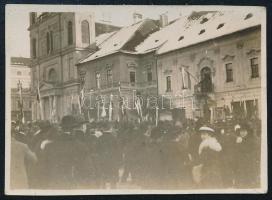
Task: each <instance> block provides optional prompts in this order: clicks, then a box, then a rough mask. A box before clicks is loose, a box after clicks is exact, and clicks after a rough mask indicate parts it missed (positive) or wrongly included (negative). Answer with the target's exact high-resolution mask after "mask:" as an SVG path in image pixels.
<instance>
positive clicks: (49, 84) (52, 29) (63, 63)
mask: <svg viewBox="0 0 272 200" xmlns="http://www.w3.org/2000/svg"><path fill="white" fill-rule="evenodd" d="M103 27H104V28H103ZM98 29H99V30H98ZM118 29H119V27H116V26H112V25H109V24H103V23H98V24H96V22H95V19H94V15H93V14H89V13H68V12H67V13H42V14H40V15H39V16H38V15H37V13H34V12H33V13H30V26H29V28H28V30H29V32H30V47H31V48H30V49H31V59H32V63H31V69H32V77H31V80H32V84H31V85H32V92H33V96H36V95H37V91H38V87H39V91H40V103H38V102H35V105H34V107H35V108H34V113H33V114H34V115H33V118H34V119H52V118H54V119H57V120H58V119H60V118H61V117H62V116H63V115H65V114H69V113H71V112H77V111H76V109H74V106H73V104H71V97H73V96H75V95H77V94H78V93H79V90H80V88H79V85H80V80H79V76H78V73H77V69H76V66H75V64H76V63H77V62H78V60H80V59H82V58H83V57H84V56H86V55H87V54H89V53H90V52H92V51H94V50H95V48H96V45H95V42H96V36H97V35H96V34H102V33H107V32H112V31H115V30H118ZM52 115H54V116H52Z"/></svg>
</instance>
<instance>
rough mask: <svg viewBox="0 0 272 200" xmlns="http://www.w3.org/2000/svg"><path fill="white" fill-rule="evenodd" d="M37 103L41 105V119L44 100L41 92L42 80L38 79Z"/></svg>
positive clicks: (41, 117)
mask: <svg viewBox="0 0 272 200" xmlns="http://www.w3.org/2000/svg"><path fill="white" fill-rule="evenodd" d="M37 103H38V105H39V110H40V112H39V113H40V119H41V120H43V107H42V101H41V93H40V81H39V80H38V85H37Z"/></svg>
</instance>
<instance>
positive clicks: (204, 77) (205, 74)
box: [201, 67, 212, 92]
mask: <svg viewBox="0 0 272 200" xmlns="http://www.w3.org/2000/svg"><path fill="white" fill-rule="evenodd" d="M201 92H212V73H211V69H210V68H209V67H204V68H203V69H202V70H201Z"/></svg>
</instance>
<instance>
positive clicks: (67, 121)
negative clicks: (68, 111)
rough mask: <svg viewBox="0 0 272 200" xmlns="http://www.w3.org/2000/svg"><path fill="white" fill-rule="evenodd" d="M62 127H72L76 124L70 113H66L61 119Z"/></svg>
mask: <svg viewBox="0 0 272 200" xmlns="http://www.w3.org/2000/svg"><path fill="white" fill-rule="evenodd" d="M60 125H61V127H62V128H74V127H76V126H77V125H78V123H77V120H76V118H75V117H74V116H72V115H66V116H64V117H63V118H62V119H61V124H60Z"/></svg>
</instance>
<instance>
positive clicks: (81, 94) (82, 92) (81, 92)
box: [80, 88, 85, 107]
mask: <svg viewBox="0 0 272 200" xmlns="http://www.w3.org/2000/svg"><path fill="white" fill-rule="evenodd" d="M84 101H85V96H84V88H82V90H81V91H80V106H81V107H83V105H84Z"/></svg>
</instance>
